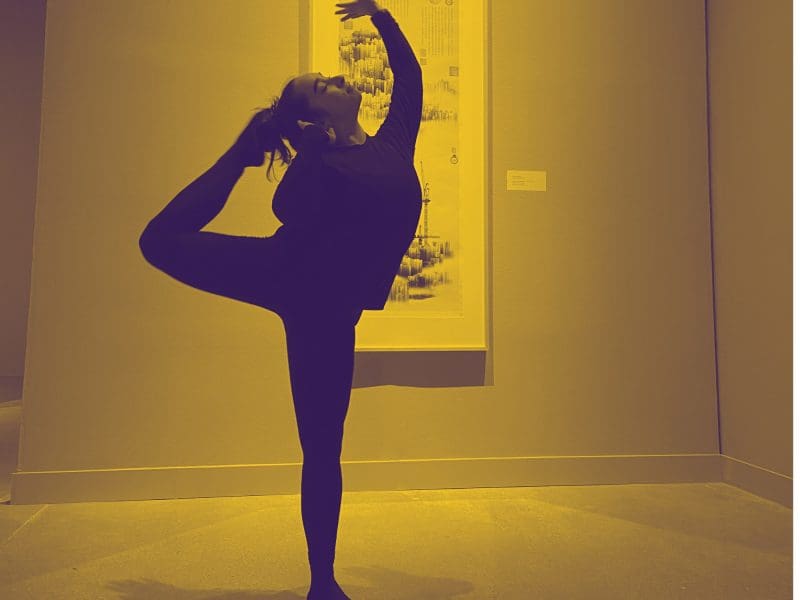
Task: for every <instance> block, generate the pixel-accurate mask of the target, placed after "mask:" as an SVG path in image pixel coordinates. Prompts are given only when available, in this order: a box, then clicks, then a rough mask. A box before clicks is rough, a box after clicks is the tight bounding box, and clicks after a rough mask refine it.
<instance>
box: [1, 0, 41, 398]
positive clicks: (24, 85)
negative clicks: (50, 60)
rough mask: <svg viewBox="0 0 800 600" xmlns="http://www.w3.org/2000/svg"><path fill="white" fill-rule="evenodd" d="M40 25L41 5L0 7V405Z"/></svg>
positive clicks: (32, 172) (8, 378) (29, 218)
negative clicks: (0, 206)
mask: <svg viewBox="0 0 800 600" xmlns="http://www.w3.org/2000/svg"><path fill="white" fill-rule="evenodd" d="M44 19H45V1H44V0H7V1H5V2H0V114H2V115H3V116H2V119H0V124H2V125H0V127H1V128H2V129H0V182H2V186H1V187H0V205H2V207H3V210H2V218H0V402H3V401H5V400H14V399H19V398H20V397H21V393H22V385H21V384H22V373H23V369H24V366H25V336H26V334H25V329H26V323H27V321H28V300H29V294H30V271H31V249H32V246H33V242H32V240H33V207H34V199H35V196H36V164H37V154H38V151H39V120H40V116H41V98H42V61H43V59H44Z"/></svg>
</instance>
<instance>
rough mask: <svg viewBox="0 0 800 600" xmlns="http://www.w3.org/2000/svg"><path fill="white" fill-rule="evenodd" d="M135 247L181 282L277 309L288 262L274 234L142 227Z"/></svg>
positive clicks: (280, 299) (155, 264) (151, 262)
mask: <svg viewBox="0 0 800 600" xmlns="http://www.w3.org/2000/svg"><path fill="white" fill-rule="evenodd" d="M140 247H141V249H142V254H143V255H144V257H145V258H146V259H147V261H148V262H149V263H150V264H152V265H153V266H154V267H156V268H157V269H159V270H161V271H163V272H164V273H166V274H167V275H169V276H171V277H173V278H174V279H177V280H178V281H180V282H182V283H185V284H186V285H190V286H192V287H193V288H196V289H199V290H203V291H206V292H210V293H212V294H217V295H220V296H225V297H227V298H232V299H234V300H240V301H242V302H247V303H249V304H255V305H257V306H261V307H263V308H267V309H269V310H273V311H275V312H280V311H281V310H282V309H283V303H282V298H283V296H284V295H285V294H284V292H285V289H286V282H285V281H284V279H285V277H284V276H283V274H284V273H285V272H286V270H287V269H288V268H289V265H288V263H287V262H286V261H287V257H286V255H285V252H284V251H283V248H282V245H281V244H280V241H279V239H278V238H277V237H275V236H272V237H263V238H259V237H246V236H235V235H223V234H221V233H213V232H210V231H198V232H194V233H167V234H161V233H148V232H145V233H144V234H143V235H142V238H141V240H140Z"/></svg>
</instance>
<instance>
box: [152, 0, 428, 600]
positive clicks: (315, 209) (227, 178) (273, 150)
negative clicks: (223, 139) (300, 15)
mask: <svg viewBox="0 0 800 600" xmlns="http://www.w3.org/2000/svg"><path fill="white" fill-rule="evenodd" d="M337 6H338V7H339V10H337V11H336V12H335V14H337V15H341V17H340V19H341V20H342V21H346V20H348V19H356V18H359V17H362V16H369V17H370V18H371V20H372V23H373V24H374V25H375V27H376V28H377V30H378V32H379V33H380V35H381V37H382V39H383V42H384V44H385V46H386V50H387V53H388V57H389V65H390V68H391V70H392V74H393V76H394V85H393V88H392V93H391V101H390V105H389V110H388V113H387V116H386V118H385V120H384V122H383V123H382V124H381V126H380V128H379V129H378V131H377V132H376V134H375V135H374V136H371V135H369V134H367V133H366V132H365V131H364V129H363V128H362V127H361V125H360V123H359V121H358V112H359V107H360V104H361V92H360V91H359V90H358V89H356V87H354V86H353V85H352V83H349V82H347V81H346V80H345V78H344V77H343V76H342V75H337V76H333V77H327V76H324V75H323V74H321V73H305V74H302V75H299V76H297V77H294V78H293V79H292V80H291V81H290V82H289V83H288V84H286V86H285V87H284V88H283V90H282V92H281V94H280V97H278V98H275V99H274V100H273V102H272V104H271V106H269V107H268V108H265V109H262V110H260V111H258V112H257V113H256V114H255V116H254V117H252V118H251V120H250V121H249V123H248V124H247V126H246V127H245V129H244V130H243V131H242V132H241V134H240V135H239V136H238V138H237V139H236V141H235V142H234V144H233V145H232V146H231V147H230V148H229V149H228V150H227V151H226V152H225V153H224V154H223V155H222V156H221V157H220V158H219V159H218V160H217V161H216V162H215V163H214V165H213V166H212V167H211V168H209V169H208V170H207V171H206V172H204V173H203V174H202V175H200V176H199V177H198V178H197V179H195V180H194V181H193V182H191V183H190V184H189V185H188V186H186V188H184V189H183V190H182V191H181V192H180V193H179V194H178V195H177V196H175V198H173V199H172V200H171V201H170V202H169V203H168V204H167V206H166V207H164V209H163V210H161V212H160V213H159V214H158V215H156V216H155V217H154V218H153V219H152V220H151V221H150V223H149V224H148V225H147V227H146V228H145V230H144V231H143V233H142V234H141V236H140V239H139V247H140V249H141V251H142V254H143V255H144V257H145V259H146V260H147V261H148V262H149V263H150V264H151V265H153V266H154V267H156V268H157V269H159V270H161V271H163V272H164V273H166V274H167V275H169V276H171V277H173V278H175V279H177V280H179V281H181V282H183V283H185V284H187V285H190V286H192V287H194V288H197V289H200V290H203V291H206V292H210V293H213V294H218V295H221V296H225V297H228V298H232V299H235V300H239V301H241V302H247V303H250V304H254V305H257V306H260V307H263V308H265V309H267V310H270V311H272V312H274V313H276V314H277V315H279V316H280V318H281V320H282V322H283V325H284V330H285V333H286V346H287V356H288V362H289V377H290V383H291V390H292V398H293V402H294V408H295V415H296V418H297V428H298V433H299V438H300V444H301V447H302V450H303V470H302V483H301V513H302V520H303V528H304V530H305V535H306V542H307V544H308V560H309V566H310V569H311V586H310V589H309V593H308V599H309V600H320V599H328V598H337V599H338V598H347V596H346V595H345V593H344V592H343V591H342V589H341V588H340V587H339V585H338V583H337V582H336V579H335V577H334V569H333V563H334V556H335V548H336V537H337V530H338V525H339V513H340V508H341V499H342V471H341V463H340V458H341V450H342V438H343V433H344V421H345V417H346V415H347V410H348V406H349V402H350V390H351V387H352V380H353V359H354V348H355V326H356V324H357V323H358V321H359V319H360V318H361V314H362V311H363V310H365V309H369V310H381V309H383V308H384V305H385V303H386V300H387V297H388V294H389V291H390V289H391V285H392V282H393V280H394V276H395V274H396V273H397V269H398V267H399V264H400V261H401V259H402V256H403V254H404V253H405V251H406V250H407V248H408V246H409V244H410V243H411V241H412V239H413V237H414V234H415V232H416V227H417V223H418V221H419V216H420V210H421V206H422V191H421V188H420V184H419V180H418V178H417V174H416V171H415V170H414V147H415V143H416V139H417V134H418V131H419V125H420V119H421V114H422V71H421V68H420V65H419V62H418V61H417V59H416V57H415V55H414V52H413V50H412V49H411V46H410V44H409V43H408V40H407V39H406V38H405V36H404V35H403V33H402V31H401V30H400V28H399V26H398V24H397V22H396V21H395V19H394V17H393V16H392V15H391V13H389V11H388V10H386V9H385V8H382V7H381V6H379V4H378V2H376V1H375V0H356V1H354V2H345V3H340V4H337ZM286 141H288V142H289V144H290V145H291V149H290V147H289V146H287V144H286ZM292 150H294V154H293V153H292ZM267 153H269V155H270V160H269V165H268V166H267V169H266V173H267V177H268V178H271V177H272V175H273V174H274V173H273V167H274V163H275V159H276V156H277V158H278V159H279V160H280V161H281V163H283V164H284V165H288V168H287V170H286V172H285V173H284V175H283V177H282V179H281V181H280V183H279V184H278V187H277V189H276V191H275V195H274V197H273V200H272V209H273V212H274V213H275V215H276V216H277V217H278V218H279V219H280V221H281V222H282V225H281V226H280V227H279V228H278V229H277V230H276V231H275V233H274V234H273V235H271V236H267V237H246V236H233V235H223V234H219V233H214V232H207V231H201V229H202V228H203V227H205V226H206V225H207V224H208V223H209V222H210V221H211V220H212V219H213V218H214V217H215V216H216V215H217V214H218V213H219V212H220V211H221V210H222V208H223V207H224V206H225V203H226V201H227V199H228V196H229V195H230V193H231V191H232V189H233V187H234V186H235V185H236V182H237V181H238V180H239V178H240V177H241V175H242V173H243V172H244V169H245V168H247V167H261V166H262V165H264V163H265V162H266V157H265V155H266V154H267ZM343 264H344V265H346V268H344V269H343V268H342V266H341V265H343Z"/></svg>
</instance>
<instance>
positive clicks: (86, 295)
mask: <svg viewBox="0 0 800 600" xmlns="http://www.w3.org/2000/svg"><path fill="white" fill-rule="evenodd" d="M299 14H300V13H299V6H298V4H297V3H284V2H274V3H273V2H263V1H261V0H239V1H237V2H232V3H197V2H194V1H193V0H181V1H176V2H170V3H164V2H161V1H160V0H140V1H138V2H135V3H122V2H118V3H109V2H106V1H105V0H91V1H85V2H80V3H77V2H63V1H54V2H49V3H48V29H47V53H46V57H45V70H44V81H45V85H44V105H43V120H42V124H43V125H42V126H43V129H42V152H41V157H40V170H39V189H38V194H37V207H36V236H35V255H34V263H33V274H34V276H33V288H32V297H31V306H30V312H31V314H30V334H29V337H28V357H27V362H26V365H25V377H26V378H25V390H24V414H23V424H22V443H21V454H20V470H21V471H22V472H23V473H32V472H41V471H66V470H81V471H83V470H94V469H125V468H129V467H132V468H147V467H154V468H155V467H193V466H196V465H254V464H284V463H296V462H297V461H299V460H300V457H301V452H300V447H299V443H298V441H297V432H296V428H295V424H294V416H293V411H292V405H291V397H290V392H289V384H288V370H287V366H286V358H285V349H284V337H283V330H282V327H281V324H280V321H279V319H278V318H277V317H276V316H275V315H273V314H270V313H268V312H266V311H263V310H261V309H258V308H256V307H253V306H250V305H245V304H238V303H235V302H233V301H230V300H227V299H224V298H220V297H216V296H213V295H210V294H204V293H201V292H198V291H195V290H192V289H190V288H188V287H186V286H183V285H182V284H180V283H178V282H176V281H174V280H171V279H169V278H168V277H166V276H164V275H163V274H161V273H160V272H158V271H156V270H154V269H153V268H152V267H150V266H149V265H148V264H147V263H146V262H145V261H144V260H143V258H142V257H141V255H140V254H139V249H138V245H137V240H138V236H139V234H140V232H141V229H142V228H143V227H144V225H145V224H146V223H147V221H148V220H149V219H150V218H151V217H152V216H153V215H154V214H155V213H156V212H158V211H159V210H160V209H161V208H162V207H163V205H164V204H165V203H166V202H167V201H169V199H170V198H171V197H172V196H174V195H175V194H176V193H177V192H178V191H179V190H180V189H181V188H182V187H183V186H184V185H186V184H187V183H188V182H189V181H191V180H192V179H193V178H194V177H195V176H197V175H199V174H200V173H201V172H202V171H203V170H204V169H205V168H207V167H208V166H210V165H211V164H212V163H213V161H214V160H215V159H216V158H217V156H218V155H219V154H220V153H221V152H223V151H224V150H225V149H226V148H227V147H228V145H229V144H230V143H232V141H233V140H234V138H235V136H236V135H237V134H238V132H239V131H240V129H241V128H242V127H243V125H244V123H245V122H246V119H247V118H248V116H249V115H250V114H252V113H251V109H253V108H255V107H256V106H257V105H259V104H262V105H263V101H264V98H265V96H267V95H271V94H275V93H277V92H278V91H279V89H280V86H282V85H283V83H285V81H286V80H287V79H288V78H289V77H290V76H292V75H293V74H295V73H296V72H297V69H298V44H299V39H300V36H299V31H298V26H297V23H298V17H299ZM332 18H333V17H332ZM489 23H490V37H491V39H490V48H491V50H490V69H491V71H490V72H491V82H490V83H491V93H490V99H489V102H490V115H491V120H490V132H489V133H490V139H491V145H490V149H489V155H490V163H489V168H490V175H491V180H490V204H491V206H490V236H491V247H490V256H491V264H492V269H491V272H490V282H491V290H490V295H491V303H492V307H493V308H492V313H491V315H490V319H491V322H492V330H491V333H492V336H491V349H490V355H491V361H490V369H491V374H490V375H491V377H490V378H489V380H490V382H491V385H485V386H469V387H466V386H465V387H445V388H442V387H408V386H380V387H365V388H359V389H356V390H354V391H353V395H352V401H351V405H350V413H349V415H348V420H347V425H346V436H345V442H344V450H343V460H345V461H401V460H428V459H462V458H486V457H500V458H502V457H605V456H607V457H614V456H636V457H641V456H652V455H665V456H675V455H681V456H685V455H695V454H699V455H709V454H715V453H717V452H718V451H719V447H718V436H717V400H716V397H717V396H716V387H715V364H714V329H713V310H712V277H711V251H710V248H711V239H710V222H709V216H710V213H709V203H708V177H707V138H706V131H707V126H706V125H707V124H706V103H705V101H706V76H705V75H706V74H705V30H704V27H705V21H704V7H703V4H702V3H699V2H696V1H694V0H682V1H675V2H668V3H667V2H660V1H656V0H652V1H642V2H636V3H630V2H626V1H624V0H608V1H604V2H598V3H594V2H584V1H579V0H574V1H564V2H527V1H523V0H514V1H510V0H509V1H503V2H492V3H491V10H490V21H489ZM508 169H533V170H545V171H547V173H548V190H547V192H544V193H542V192H539V193H531V192H519V191H507V190H505V189H504V183H505V173H506V170H508ZM251 171H252V172H250V171H249V172H248V173H246V175H245V177H244V179H243V180H242V181H241V182H240V185H239V187H237V189H236V190H235V191H234V193H233V195H232V197H231V199H230V201H229V204H228V206H227V207H226V209H225V210H224V211H223V213H222V214H221V215H220V216H219V217H218V218H217V219H216V220H215V221H214V222H212V224H211V225H210V226H209V229H210V230H214V231H221V232H227V233H236V234H241V235H267V234H269V233H270V232H271V231H273V230H274V229H275V227H277V225H278V222H277V221H276V220H275V218H274V216H273V215H272V214H271V213H270V211H269V205H270V199H271V194H272V191H273V190H274V185H273V184H268V183H267V182H266V181H265V179H264V176H263V173H262V172H259V171H256V170H251ZM87 424H91V426H87ZM123 474H124V473H123Z"/></svg>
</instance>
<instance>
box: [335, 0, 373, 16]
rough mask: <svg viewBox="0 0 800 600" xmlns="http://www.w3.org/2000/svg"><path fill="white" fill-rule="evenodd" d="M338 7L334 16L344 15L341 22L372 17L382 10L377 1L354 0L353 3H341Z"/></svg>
mask: <svg viewBox="0 0 800 600" xmlns="http://www.w3.org/2000/svg"><path fill="white" fill-rule="evenodd" d="M336 6H338V7H340V9H339V10H337V11H336V12H335V13H334V14H337V15H343V16H342V18H341V19H340V20H341V21H347V20H348V19H357V18H358V17H363V16H364V15H369V16H370V17H371V16H372V15H374V14H375V13H376V12H378V11H379V10H381V7H380V6H378V3H377V1H376V0H353V2H339V3H337V4H336Z"/></svg>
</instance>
